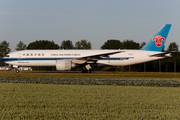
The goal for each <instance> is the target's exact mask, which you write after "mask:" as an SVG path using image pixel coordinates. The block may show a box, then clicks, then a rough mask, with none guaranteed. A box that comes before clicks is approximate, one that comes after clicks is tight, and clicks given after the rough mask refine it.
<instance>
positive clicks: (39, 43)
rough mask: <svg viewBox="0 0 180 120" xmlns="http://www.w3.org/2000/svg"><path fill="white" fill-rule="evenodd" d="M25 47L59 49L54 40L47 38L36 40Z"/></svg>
mask: <svg viewBox="0 0 180 120" xmlns="http://www.w3.org/2000/svg"><path fill="white" fill-rule="evenodd" d="M27 49H34V50H36V49H59V45H58V44H55V43H54V41H53V40H52V41H49V40H36V41H35V42H32V43H30V44H29V45H28V46H27Z"/></svg>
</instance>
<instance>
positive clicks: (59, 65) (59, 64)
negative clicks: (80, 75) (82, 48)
mask: <svg viewBox="0 0 180 120" xmlns="http://www.w3.org/2000/svg"><path fill="white" fill-rule="evenodd" d="M75 66H76V65H75V64H74V63H72V62H71V61H70V60H56V70H60V71H64V70H71V68H74V67H75Z"/></svg>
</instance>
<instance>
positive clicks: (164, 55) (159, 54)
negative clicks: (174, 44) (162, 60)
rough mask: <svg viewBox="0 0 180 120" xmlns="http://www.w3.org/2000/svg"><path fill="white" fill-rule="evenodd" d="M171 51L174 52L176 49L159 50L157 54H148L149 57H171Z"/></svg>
mask: <svg viewBox="0 0 180 120" xmlns="http://www.w3.org/2000/svg"><path fill="white" fill-rule="evenodd" d="M171 53H176V51H171V52H161V53H158V54H153V55H150V57H172V56H171Z"/></svg>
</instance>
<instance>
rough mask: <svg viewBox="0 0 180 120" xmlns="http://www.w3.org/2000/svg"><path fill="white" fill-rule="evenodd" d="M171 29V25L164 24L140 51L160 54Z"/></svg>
mask: <svg viewBox="0 0 180 120" xmlns="http://www.w3.org/2000/svg"><path fill="white" fill-rule="evenodd" d="M170 28H171V24H165V25H164V26H163V27H162V28H161V29H160V30H159V31H158V33H157V34H156V35H154V36H153V38H152V39H151V40H150V41H149V42H148V43H146V44H145V45H144V46H143V47H142V48H141V49H140V50H147V51H158V52H161V51H162V49H163V46H164V43H165V42H166V38H167V36H168V33H169V30H170Z"/></svg>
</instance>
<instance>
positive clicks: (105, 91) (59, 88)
mask: <svg viewBox="0 0 180 120" xmlns="http://www.w3.org/2000/svg"><path fill="white" fill-rule="evenodd" d="M179 101H180V88H179V87H139V86H114V85H109V86H106V85H104V86H103V85H51V84H18V83H0V118H1V119H121V120H122V119H180V114H179V113H180V102H179Z"/></svg>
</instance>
